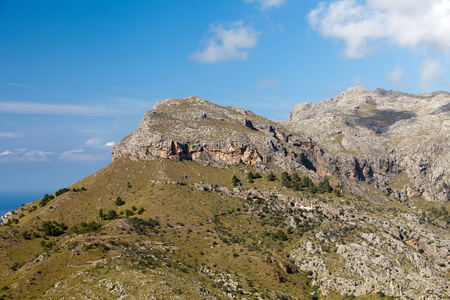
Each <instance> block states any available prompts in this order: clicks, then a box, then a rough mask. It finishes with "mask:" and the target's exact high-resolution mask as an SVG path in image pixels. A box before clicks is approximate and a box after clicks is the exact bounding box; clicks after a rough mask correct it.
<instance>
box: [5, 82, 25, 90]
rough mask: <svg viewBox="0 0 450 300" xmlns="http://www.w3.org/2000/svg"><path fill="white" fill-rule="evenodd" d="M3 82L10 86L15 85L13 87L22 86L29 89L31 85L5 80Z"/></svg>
mask: <svg viewBox="0 0 450 300" xmlns="http://www.w3.org/2000/svg"><path fill="white" fill-rule="evenodd" d="M5 84H6V85H10V86H15V87H22V88H27V89H31V86H29V85H26V84H21V83H15V82H5Z"/></svg>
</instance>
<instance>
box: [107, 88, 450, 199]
mask: <svg viewBox="0 0 450 300" xmlns="http://www.w3.org/2000/svg"><path fill="white" fill-rule="evenodd" d="M449 108H450V95H449V94H448V93H445V92H435V93H427V94H418V95H412V94H405V93H401V92H397V91H385V90H382V89H375V90H366V89H364V88H363V87H353V88H350V89H348V90H346V91H345V92H343V93H341V94H339V95H338V96H336V97H333V98H330V99H328V100H325V101H323V102H320V103H312V102H306V103H300V104H298V105H297V106H296V107H294V108H293V109H292V111H291V113H290V115H289V119H288V122H287V123H286V122H277V121H272V120H268V119H265V118H263V117H260V116H257V115H255V114H254V113H252V112H251V111H249V110H246V109H241V108H235V107H222V106H219V105H217V104H214V103H212V102H209V101H207V100H204V99H201V98H199V97H197V96H190V97H187V98H182V99H168V100H165V101H161V102H158V103H156V104H155V106H154V108H153V109H152V110H150V111H148V112H147V113H145V115H144V118H143V120H142V122H141V124H140V126H139V128H138V129H137V130H136V131H135V132H134V133H132V134H131V135H129V136H128V137H126V138H125V139H123V140H122V141H120V142H119V143H117V144H116V145H114V147H113V149H112V156H113V160H115V159H117V158H119V157H122V156H129V157H130V158H132V159H134V160H153V159H158V158H169V159H172V160H184V159H188V160H195V161H198V162H200V163H203V164H208V165H217V166H233V165H236V164H239V163H244V164H248V165H253V166H257V167H259V168H262V169H267V168H268V169H273V170H283V171H288V172H296V171H299V170H308V171H311V172H313V173H314V174H316V175H317V176H337V177H338V178H341V179H342V180H346V181H347V180H350V182H354V181H355V182H358V181H366V182H368V183H369V184H372V185H374V186H376V187H377V188H379V189H380V190H382V191H383V192H384V193H386V194H387V195H390V196H393V197H395V198H397V199H409V198H411V197H425V198H426V199H428V200H430V201H438V202H447V201H449V199H450V192H449V190H448V188H447V187H448V185H449V184H450V182H449V181H450V174H449V170H450V135H449V134H448V133H449V132H450V115H449V110H450V109H449ZM402 176H404V177H405V178H407V180H403V181H402V182H401V184H398V182H397V181H398V178H400V177H401V178H403V177H402Z"/></svg>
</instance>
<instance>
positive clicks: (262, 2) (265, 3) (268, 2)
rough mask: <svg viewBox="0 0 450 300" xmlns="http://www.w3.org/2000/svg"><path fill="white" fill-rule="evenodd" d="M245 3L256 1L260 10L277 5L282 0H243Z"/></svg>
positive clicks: (282, 0) (281, 2) (282, 1)
mask: <svg viewBox="0 0 450 300" xmlns="http://www.w3.org/2000/svg"><path fill="white" fill-rule="evenodd" d="M245 2H247V3H253V2H256V3H258V4H259V6H260V7H261V9H262V10H264V9H269V8H272V7H278V6H280V5H281V4H283V3H284V2H285V1H284V0H245Z"/></svg>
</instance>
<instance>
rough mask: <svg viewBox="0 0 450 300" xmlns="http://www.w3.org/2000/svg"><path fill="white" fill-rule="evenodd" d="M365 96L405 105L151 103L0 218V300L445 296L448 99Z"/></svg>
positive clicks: (449, 268)
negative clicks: (105, 146)
mask: <svg viewBox="0 0 450 300" xmlns="http://www.w3.org/2000/svg"><path fill="white" fill-rule="evenodd" d="M379 94H384V95H393V94H395V95H396V97H397V98H399V97H403V98H402V99H403V100H402V101H404V102H406V103H407V104H405V105H410V104H408V103H410V102H411V103H412V102H414V101H416V102H417V101H419V100H420V99H416V98H415V97H416V96H414V95H413V96H411V95H408V94H402V93H399V92H383V91H382V90H373V91H368V90H365V89H363V88H360V87H357V88H353V89H350V90H349V91H348V92H344V93H342V94H341V95H339V96H337V97H340V99H338V100H339V101H342V103H341V104H342V105H341V106H342V109H341V111H339V110H338V109H333V101H336V100H335V99H332V100H330V101H328V102H326V101H325V104H323V103H322V104H319V105H317V106H316V105H311V104H309V108H308V105H303V106H302V105H300V106H297V108H294V109H293V110H292V111H291V114H292V117H290V118H289V119H288V121H286V122H279V121H273V120H268V119H265V118H263V117H260V116H258V115H256V114H254V113H252V112H251V111H249V110H246V109H242V108H233V107H222V106H219V105H217V104H214V103H212V102H209V101H206V100H203V99H201V98H199V97H197V96H191V97H187V98H182V99H174V98H172V99H168V100H165V101H162V102H158V103H157V104H155V106H154V108H153V109H152V110H149V111H148V112H146V113H145V115H144V117H143V119H142V122H141V123H140V125H139V128H138V129H137V130H136V131H135V132H133V133H131V134H130V135H128V136H127V137H125V138H124V139H122V140H121V141H119V142H118V143H117V144H116V145H114V147H113V148H112V162H111V163H110V164H109V165H108V166H106V167H105V168H103V169H101V170H99V171H98V172H96V173H94V174H92V175H90V176H88V177H86V178H84V179H82V180H80V181H79V182H77V183H75V184H74V185H72V186H70V187H67V188H63V189H61V190H59V191H57V192H55V193H51V194H49V195H44V197H43V198H42V199H39V200H37V201H34V202H32V203H28V204H24V205H22V206H21V207H20V208H18V209H16V210H14V211H11V212H10V213H9V215H8V216H5V217H3V218H2V226H1V227H0V249H2V250H1V251H0V299H25V298H27V299H28V298H37V299H59V298H63V297H64V298H66V299H80V298H83V299H96V298H98V299H117V298H122V299H151V298H153V299H174V298H176V299H252V298H255V299H336V300H338V299H339V300H340V299H343V298H344V299H345V298H348V297H350V298H357V299H374V300H375V299H383V298H388V299H393V298H400V299H405V300H406V299H433V300H434V299H436V300H437V299H448V298H450V286H449V278H450V264H449V263H448V261H449V260H448V258H449V257H450V233H449V232H450V231H449V230H450V226H449V225H450V202H449V201H448V199H447V198H445V197H444V198H439V196H442V195H444V196H446V195H448V191H447V190H446V189H448V186H447V187H445V186H443V184H444V183H447V182H448V169H446V163H448V161H445V159H446V158H447V155H448V153H447V152H446V149H447V148H446V147H447V146H448V145H447V144H446V143H447V139H448V137H447V136H446V135H445V133H446V132H447V129H446V128H447V127H446V126H447V125H446V124H447V123H446V122H448V118H449V116H448V114H447V112H448V110H447V105H448V104H447V103H448V98H446V97H447V95H446V94H445V93H441V92H439V93H432V94H429V95H425V96H427V97H428V98H426V99H428V100H426V101H434V100H436V97H438V98H439V99H438V100H439V101H440V102H439V104H433V105H431V108H430V107H428V108H426V109H422V111H426V112H421V111H420V109H418V110H417V111H414V113H415V115H414V116H413V115H408V114H405V113H400V114H397V111H411V110H412V109H411V108H408V109H409V110H405V108H402V107H401V106H400V105H397V106H395V105H394V106H392V104H391V107H390V108H389V107H388V108H389V109H387V108H386V107H383V105H384V104H383V103H382V102H383V101H387V100H389V98H388V97H387V96H385V97H384V98H380V99H381V100H380V99H379V98H377V97H378V96H377V95H379ZM421 97H422V96H421ZM397 98H396V99H397ZM419 98H420V97H419ZM396 99H394V100H396ZM391 102H394V103H395V101H391ZM343 103H346V104H345V105H343ZM352 103H353V104H354V105H353V106H352V105H350V104H352ZM361 103H365V104H367V106H362V105H361ZM327 105H329V106H330V107H327ZM312 106H316V107H315V108H311V107H312ZM356 106H360V107H359V108H358V109H356V110H355V107H356ZM299 107H300V108H301V109H299ZM334 107H336V105H335V104H334ZM379 107H381V109H379ZM435 108H436V109H435ZM432 109H434V110H433V111H432ZM325 111H329V112H325ZM344 111H345V112H347V113H344ZM379 111H382V113H378V112H379ZM436 111H438V113H433V112H436ZM316 112H318V114H317V115H314V114H313V113H316ZM356 112H357V113H356ZM309 116H311V117H309ZM361 118H362V119H363V120H360V119H361ZM421 118H424V119H421ZM369 121H370V122H369ZM367 122H369V123H367ZM398 123H400V124H398ZM400 125H401V126H400ZM439 126H441V128H440V129H441V130H440V131H439V130H436V128H437V127H439ZM399 127H400V128H399ZM380 128H381V129H383V128H384V129H385V130H380ZM430 128H431V129H430ZM416 129H419V131H416ZM427 130H432V132H430V133H429V134H422V133H423V132H428V131H427ZM398 133H403V134H405V135H407V134H408V133H409V135H408V136H405V137H402V136H400V137H401V138H400V140H398V139H396V138H393V137H392V135H396V134H398ZM410 146H413V147H417V148H414V149H415V151H417V152H418V153H415V152H414V153H412V154H410V152H408V151H406V152H405V150H403V148H408V147H410ZM421 147H429V148H430V149H429V151H426V152H422V151H419V150H420V149H421ZM412 149H413V148H412ZM435 154H437V155H435ZM417 158H420V160H417ZM406 167H407V168H406ZM417 168H419V169H418V170H417ZM416 172H418V173H416ZM430 178H431V179H432V180H433V181H430V182H427V183H426V184H425V185H422V183H423V182H424V181H427V180H430ZM433 178H434V179H433ZM432 197H435V198H432ZM1 294H3V295H1Z"/></svg>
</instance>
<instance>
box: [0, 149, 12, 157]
mask: <svg viewBox="0 0 450 300" xmlns="http://www.w3.org/2000/svg"><path fill="white" fill-rule="evenodd" d="M10 154H12V151H9V150H6V151H3V152H0V157H1V156H6V155H10Z"/></svg>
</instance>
